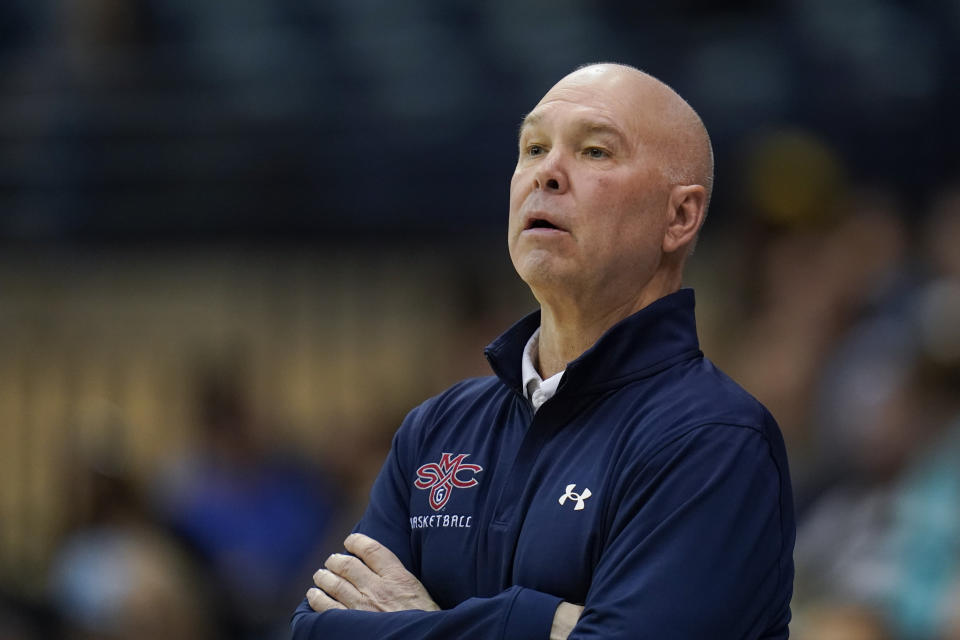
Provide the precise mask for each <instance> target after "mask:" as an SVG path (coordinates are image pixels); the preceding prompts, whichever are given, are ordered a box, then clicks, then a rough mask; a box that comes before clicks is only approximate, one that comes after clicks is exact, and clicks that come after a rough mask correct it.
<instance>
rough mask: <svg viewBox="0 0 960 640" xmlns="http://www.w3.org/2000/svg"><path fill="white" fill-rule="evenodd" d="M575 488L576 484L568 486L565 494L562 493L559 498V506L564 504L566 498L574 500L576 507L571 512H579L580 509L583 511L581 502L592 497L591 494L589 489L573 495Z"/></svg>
mask: <svg viewBox="0 0 960 640" xmlns="http://www.w3.org/2000/svg"><path fill="white" fill-rule="evenodd" d="M576 488H577V485H576V484H568V485H567V492H566V493H564V494H563V495H562V496H560V504H563V503H564V502H566V501H567V498H570V499H571V500H576V501H577V506H575V507H574V508H573V510H574V511H580V510H581V509H583V501H584V500H586V499H587V498H589V497H590V496H592V495H593V494H592V493H590V489H584V490H583V491H581V492H580V493H574V491H573V490H574V489H576Z"/></svg>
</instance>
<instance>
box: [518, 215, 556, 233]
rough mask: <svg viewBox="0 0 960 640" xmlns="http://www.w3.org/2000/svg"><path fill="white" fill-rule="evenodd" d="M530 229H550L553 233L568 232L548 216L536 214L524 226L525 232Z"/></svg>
mask: <svg viewBox="0 0 960 640" xmlns="http://www.w3.org/2000/svg"><path fill="white" fill-rule="evenodd" d="M530 229H548V230H553V231H566V229H564V228H563V227H561V226H560V225H558V224H556V223H555V222H554V221H553V220H550V219H549V218H547V217H546V216H543V215H538V214H534V215H531V216H530V217H529V218H528V219H527V224H526V225H525V226H524V228H523V230H524V231H529V230H530Z"/></svg>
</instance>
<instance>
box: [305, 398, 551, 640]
mask: <svg viewBox="0 0 960 640" xmlns="http://www.w3.org/2000/svg"><path fill="white" fill-rule="evenodd" d="M421 410H422V409H415V410H414V411H413V412H411V414H410V415H409V416H408V417H407V419H406V420H405V421H404V424H403V425H402V426H401V428H400V429H399V430H398V432H397V435H396V436H394V439H393V445H392V446H391V449H390V454H389V455H388V456H387V460H386V461H385V462H384V465H383V468H382V469H381V470H380V475H379V476H378V477H377V480H376V482H375V483H374V485H373V490H372V491H371V493H370V503H369V505H368V506H367V510H366V512H365V513H364V515H363V518H362V519H361V520H360V522H359V524H357V526H356V528H355V529H354V531H358V532H361V533H364V534H366V535H368V536H370V537H371V538H373V539H375V540H377V541H378V542H380V543H381V544H383V545H385V546H386V547H387V548H389V549H390V550H391V551H393V553H394V554H396V556H397V557H398V558H399V559H400V561H401V562H402V563H403V565H404V566H405V567H406V568H407V570H408V571H410V572H411V573H413V574H414V575H416V576H417V578H419V577H420V576H419V575H418V574H417V570H416V566H415V563H414V561H413V555H412V550H411V548H410V529H409V522H410V519H409V514H408V511H409V509H408V505H409V502H410V495H409V492H410V480H409V475H408V474H406V473H404V469H403V461H404V460H405V459H412V458H411V457H410V455H407V454H408V453H410V452H409V451H408V450H407V447H412V446H415V444H414V443H415V442H416V440H417V439H416V438H415V437H411V434H410V432H411V430H412V429H414V428H415V426H416V422H417V420H418V413H419V412H420V411H421ZM411 455H412V454H411ZM560 602H561V599H560V598H558V597H555V596H551V595H549V594H546V593H541V592H539V591H535V590H533V589H526V588H523V587H511V588H509V589H507V590H506V591H504V592H502V593H499V594H497V595H495V596H493V597H491V598H470V599H468V600H466V601H464V602H462V603H460V604H458V605H457V606H455V607H453V608H452V609H447V610H444V611H399V612H391V613H385V612H368V611H349V610H334V611H326V612H324V613H317V612H315V611H313V610H312V609H311V608H310V605H309V604H308V603H307V601H306V599H304V600H303V602H301V603H300V606H299V607H298V608H297V610H296V611H295V612H294V614H293V619H292V620H291V626H292V629H293V640H320V639H323V640H340V639H343V640H414V639H416V640H448V639H449V638H458V639H462V640H538V639H542V640H547V638H548V637H549V635H550V627H551V625H552V623H553V616H554V613H555V611H556V609H557V606H558V605H559V604H560Z"/></svg>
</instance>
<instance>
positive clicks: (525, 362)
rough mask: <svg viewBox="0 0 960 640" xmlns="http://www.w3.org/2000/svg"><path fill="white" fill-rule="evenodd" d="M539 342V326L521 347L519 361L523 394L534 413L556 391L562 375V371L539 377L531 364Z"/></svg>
mask: <svg viewBox="0 0 960 640" xmlns="http://www.w3.org/2000/svg"><path fill="white" fill-rule="evenodd" d="M539 343H540V328H539V327H537V330H536V331H534V332H533V335H532V336H530V339H529V340H527V346H525V347H524V348H523V358H522V360H521V361H520V367H521V372H522V373H523V395H524V397H525V398H526V399H527V400H529V401H530V404H532V405H533V412H534V413H536V412H537V409H539V408H540V405H542V404H543V403H544V402H546V401H547V400H549V399H550V398H552V397H553V396H554V394H555V393H556V392H557V387H558V386H560V378H562V377H563V371H561V372H560V373H556V374H554V375H552V376H550V377H549V378H547V379H546V380H544V379H543V378H541V377H540V374H539V373H538V372H537V368H536V367H535V366H533V354H534V353H536V352H537V348H538V346H539Z"/></svg>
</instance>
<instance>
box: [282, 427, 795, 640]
mask: <svg viewBox="0 0 960 640" xmlns="http://www.w3.org/2000/svg"><path fill="white" fill-rule="evenodd" d="M769 451H770V449H769V446H768V444H767V442H766V440H765V439H764V438H762V437H759V436H758V434H757V433H756V432H755V431H754V430H753V429H747V428H741V427H737V426H726V425H720V426H719V427H717V428H704V429H695V430H691V431H690V432H689V433H688V434H686V435H684V436H683V437H682V438H678V439H677V440H675V441H673V442H672V443H670V445H669V446H667V447H664V448H663V449H662V450H661V451H660V452H659V453H658V454H657V455H656V456H654V457H653V458H652V459H651V460H649V461H648V462H647V466H646V468H645V470H644V473H635V474H630V475H628V476H625V478H626V480H625V485H624V486H623V488H622V489H623V490H622V496H623V498H622V500H621V501H620V502H619V503H618V507H617V509H616V511H615V513H614V514H613V516H612V519H611V522H610V524H609V532H608V536H607V539H606V540H605V541H604V550H603V553H602V555H601V557H600V558H599V560H598V562H597V564H596V566H595V567H594V570H593V573H592V577H591V582H590V587H589V590H588V592H587V596H586V602H585V607H584V608H581V607H577V606H575V605H572V604H568V603H564V602H562V600H561V598H559V597H556V596H553V595H550V594H547V593H543V592H540V591H536V590H533V589H529V588H524V587H520V586H512V587H509V588H507V589H506V590H505V591H503V592H501V593H498V594H496V595H493V596H491V597H484V598H480V597H473V598H468V599H466V600H464V601H463V602H460V603H458V604H457V605H456V606H454V607H452V608H450V609H446V610H439V607H438V606H437V604H436V603H435V602H434V601H433V599H432V597H431V596H430V594H429V593H428V592H427V590H426V589H425V588H424V586H423V585H422V584H421V583H420V581H419V580H418V579H417V577H416V576H415V575H414V574H412V573H410V572H409V571H408V569H407V567H408V566H412V564H411V561H410V559H409V558H407V559H406V560H407V562H406V563H404V559H403V555H402V554H403V553H404V550H405V549H408V548H409V532H408V531H407V530H405V529H404V528H403V527H402V526H396V524H395V523H397V522H403V521H404V516H405V513H404V511H403V504H402V501H400V506H397V504H398V501H395V500H377V499H372V500H371V503H370V505H369V507H368V511H367V513H366V515H365V516H364V519H363V520H362V521H361V525H360V526H359V528H360V529H361V530H363V531H365V532H367V533H369V534H372V535H373V536H374V537H376V538H377V540H374V539H373V538H371V537H369V536H367V535H363V534H359V533H357V534H353V535H351V536H350V537H348V538H347V540H346V542H345V546H346V550H347V551H348V552H349V553H351V554H353V555H352V556H349V555H345V554H344V555H341V554H335V555H333V556H331V557H330V558H329V559H328V560H327V562H326V564H325V566H324V568H323V569H322V570H321V571H318V572H317V574H316V575H315V576H314V581H315V583H316V587H315V588H311V589H310V590H309V591H308V592H307V598H306V600H305V601H304V602H303V603H302V604H301V606H300V608H299V609H298V610H297V612H296V613H295V614H294V620H293V637H294V640H313V639H315V638H325V639H326V640H329V639H331V638H341V639H346V640H361V639H365V638H378V639H381V640H410V639H413V638H416V639H418V640H439V639H443V638H451V637H456V638H460V639H461V640H490V639H494V638H495V639H497V640H529V639H531V638H545V637H547V635H548V633H549V637H550V638H555V639H559V638H563V639H567V638H568V636H569V640H574V639H576V640H588V639H589V640H595V639H599V638H604V639H606V640H626V639H627V638H659V639H661V640H668V639H677V640H679V639H686V638H701V637H710V638H714V639H715V640H735V639H736V640H745V639H756V638H760V637H763V638H770V639H778V640H780V639H785V638H786V637H787V623H788V621H789V619H790V611H789V606H788V605H789V601H790V592H791V584H792V577H793V566H792V563H791V562H790V555H791V553H792V547H793V528H792V527H793V525H792V516H791V515H790V514H791V513H792V506H791V505H790V503H789V496H790V494H789V483H788V481H787V480H784V477H783V476H781V475H780V473H779V470H778V466H777V465H776V464H775V463H774V461H773V458H772V457H771V456H770V453H769ZM705 470H706V472H705ZM404 487H405V480H404V477H403V475H402V474H401V473H399V468H398V467H396V462H395V459H394V460H392V461H391V460H388V462H387V464H386V465H385V471H384V472H383V473H382V474H381V477H380V478H378V480H377V484H376V485H375V489H374V495H375V496H376V495H389V494H390V493H395V492H399V491H402V490H403V488H404ZM318 612H319V613H318Z"/></svg>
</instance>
